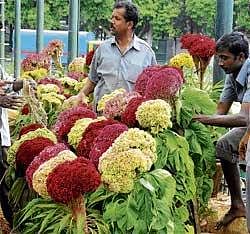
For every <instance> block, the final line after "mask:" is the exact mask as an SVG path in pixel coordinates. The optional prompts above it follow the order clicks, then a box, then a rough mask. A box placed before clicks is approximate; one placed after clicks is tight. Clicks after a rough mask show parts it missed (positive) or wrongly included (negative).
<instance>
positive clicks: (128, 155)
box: [99, 149, 152, 193]
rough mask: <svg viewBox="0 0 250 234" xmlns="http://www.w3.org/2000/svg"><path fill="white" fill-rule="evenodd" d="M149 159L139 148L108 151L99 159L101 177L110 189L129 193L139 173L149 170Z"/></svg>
mask: <svg viewBox="0 0 250 234" xmlns="http://www.w3.org/2000/svg"><path fill="white" fill-rule="evenodd" d="M149 161H150V160H149V159H148V156H147V155H145V154H144V153H143V152H142V151H141V150H139V149H129V150H127V151H122V152H118V153H111V152H106V153H104V154H103V156H102V157H100V161H99V171H100V173H101V179H102V181H103V183H104V184H107V185H108V188H109V190H111V191H113V192H117V193H129V192H130V191H131V190H132V189H133V186H134V181H135V179H136V177H137V176H138V174H139V173H141V172H146V171H148V170H149ZM150 165H152V161H150Z"/></svg>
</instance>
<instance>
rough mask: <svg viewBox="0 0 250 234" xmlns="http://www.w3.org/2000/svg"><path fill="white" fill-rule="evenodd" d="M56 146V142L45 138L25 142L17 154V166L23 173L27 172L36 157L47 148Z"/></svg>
mask: <svg viewBox="0 0 250 234" xmlns="http://www.w3.org/2000/svg"><path fill="white" fill-rule="evenodd" d="M51 145H54V142H53V141H51V140H49V139H48V138H45V137H36V138H34V139H32V140H27V141H24V142H23V143H22V144H21V145H20V146H19V148H18V151H17V153H16V166H17V168H20V169H21V171H22V170H23V171H24V172H25V171H26V169H27V167H28V166H29V165H30V163H31V162H32V160H33V159H34V157H35V156H37V155H38V154H39V153H40V152H41V151H42V150H43V149H44V148H45V147H47V146H51Z"/></svg>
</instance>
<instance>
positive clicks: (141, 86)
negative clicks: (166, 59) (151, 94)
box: [134, 66, 161, 96]
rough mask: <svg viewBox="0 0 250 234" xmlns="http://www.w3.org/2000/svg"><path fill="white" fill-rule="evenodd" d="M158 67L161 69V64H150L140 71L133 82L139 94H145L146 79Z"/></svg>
mask: <svg viewBox="0 0 250 234" xmlns="http://www.w3.org/2000/svg"><path fill="white" fill-rule="evenodd" d="M159 69H161V66H151V67H147V68H145V69H144V70H143V71H142V73H141V74H140V75H139V76H138V78H137V80H136V82H135V88H134V89H135V91H136V92H138V93H139V94H141V95H142V96H144V95H145V91H146V87H147V83H148V80H149V79H150V78H151V77H152V76H153V75H154V74H155V72H157V71H158V70H159Z"/></svg>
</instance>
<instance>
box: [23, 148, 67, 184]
mask: <svg viewBox="0 0 250 234" xmlns="http://www.w3.org/2000/svg"><path fill="white" fill-rule="evenodd" d="M67 149H68V147H67V146H66V145H65V144H63V143H58V144H55V145H52V146H47V147H45V148H44V149H43V150H42V151H41V152H40V153H39V154H38V155H37V156H36V157H35V158H34V159H33V161H32V162H31V163H30V165H29V166H28V168H27V170H26V180H27V182H28V185H29V187H30V188H32V178H33V174H34V172H35V171H36V170H37V169H38V168H39V166H40V165H42V164H43V163H44V162H46V161H48V160H49V159H50V158H53V157H55V156H57V155H58V154H59V152H61V151H63V150H67Z"/></svg>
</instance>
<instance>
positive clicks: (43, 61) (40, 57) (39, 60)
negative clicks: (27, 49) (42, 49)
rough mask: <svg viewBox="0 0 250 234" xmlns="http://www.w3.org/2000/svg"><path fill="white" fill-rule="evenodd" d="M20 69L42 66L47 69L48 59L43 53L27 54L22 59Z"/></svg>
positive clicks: (26, 69) (29, 69)
mask: <svg viewBox="0 0 250 234" xmlns="http://www.w3.org/2000/svg"><path fill="white" fill-rule="evenodd" d="M21 68H22V71H24V72H26V71H33V70H36V69H39V68H44V69H46V70H49V68H50V59H49V57H48V56H47V55H46V54H44V53H38V54H36V53H33V54H30V55H28V56H27V57H26V58H25V59H23V61H22V63H21Z"/></svg>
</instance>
